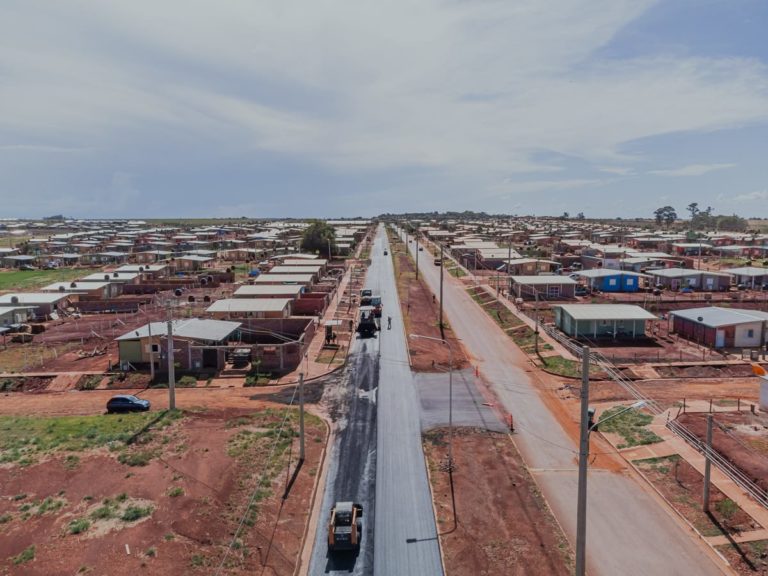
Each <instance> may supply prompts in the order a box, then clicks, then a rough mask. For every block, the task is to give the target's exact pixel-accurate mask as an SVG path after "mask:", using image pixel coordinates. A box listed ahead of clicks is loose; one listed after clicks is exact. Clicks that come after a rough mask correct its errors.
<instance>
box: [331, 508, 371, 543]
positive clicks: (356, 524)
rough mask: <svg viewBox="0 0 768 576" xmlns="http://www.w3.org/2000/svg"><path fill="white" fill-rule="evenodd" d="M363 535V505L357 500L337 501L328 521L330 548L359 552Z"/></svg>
mask: <svg viewBox="0 0 768 576" xmlns="http://www.w3.org/2000/svg"><path fill="white" fill-rule="evenodd" d="M362 537H363V507H362V506H361V505H360V504H357V503H355V502H336V505H335V506H334V507H333V508H331V519H330V521H329V522H328V550H329V551H330V552H341V551H349V550H351V551H354V552H357V551H358V550H360V540H361V539H362Z"/></svg>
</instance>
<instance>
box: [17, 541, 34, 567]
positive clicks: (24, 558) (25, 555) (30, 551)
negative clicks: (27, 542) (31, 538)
mask: <svg viewBox="0 0 768 576" xmlns="http://www.w3.org/2000/svg"><path fill="white" fill-rule="evenodd" d="M34 559H35V545H34V544H32V546H30V547H29V548H25V549H24V550H23V551H22V552H21V553H19V555H18V556H15V557H14V558H13V563H14V565H16V566H18V565H19V564H24V563H25V562H29V561H30V560H34Z"/></svg>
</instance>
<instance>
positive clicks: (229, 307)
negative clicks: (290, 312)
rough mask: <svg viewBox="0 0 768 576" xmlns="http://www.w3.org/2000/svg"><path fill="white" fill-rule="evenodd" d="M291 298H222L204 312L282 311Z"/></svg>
mask: <svg viewBox="0 0 768 576" xmlns="http://www.w3.org/2000/svg"><path fill="white" fill-rule="evenodd" d="M291 300H292V298H224V299H222V300H217V301H216V302H214V303H213V304H211V305H210V306H209V307H208V309H207V310H206V312H282V311H283V310H285V308H286V307H287V306H288V305H289V304H290V303H291Z"/></svg>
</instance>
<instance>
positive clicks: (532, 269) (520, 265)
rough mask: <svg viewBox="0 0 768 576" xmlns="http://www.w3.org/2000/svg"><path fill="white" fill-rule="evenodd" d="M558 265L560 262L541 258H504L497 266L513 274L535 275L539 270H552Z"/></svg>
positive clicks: (500, 269)
mask: <svg viewBox="0 0 768 576" xmlns="http://www.w3.org/2000/svg"><path fill="white" fill-rule="evenodd" d="M559 267H560V262H555V261H553V260H545V259H543V258H512V259H511V260H506V259H505V261H504V262H503V263H502V264H501V266H499V267H498V268H497V270H499V271H503V272H509V273H510V274H512V275H513V276H528V275H532V276H535V275H536V274H538V273H539V272H552V271H554V270H556V269H557V268H559Z"/></svg>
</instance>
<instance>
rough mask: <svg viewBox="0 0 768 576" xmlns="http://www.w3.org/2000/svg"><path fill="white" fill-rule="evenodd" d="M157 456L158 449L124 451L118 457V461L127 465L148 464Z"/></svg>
mask: <svg viewBox="0 0 768 576" xmlns="http://www.w3.org/2000/svg"><path fill="white" fill-rule="evenodd" d="M155 456H157V451H156V450H138V451H135V452H123V453H122V454H120V456H118V457H117V461H118V462H120V464H125V465H126V466H146V465H147V464H149V461H150V460H152V458H154V457H155Z"/></svg>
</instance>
